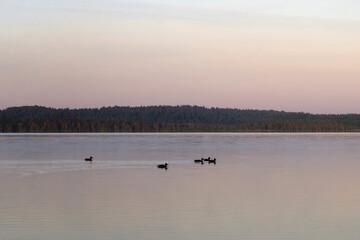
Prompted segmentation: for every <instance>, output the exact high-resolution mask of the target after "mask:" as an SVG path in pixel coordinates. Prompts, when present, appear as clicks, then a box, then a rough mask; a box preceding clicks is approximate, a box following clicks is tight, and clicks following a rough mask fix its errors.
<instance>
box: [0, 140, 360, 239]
mask: <svg viewBox="0 0 360 240" xmlns="http://www.w3.org/2000/svg"><path fill="white" fill-rule="evenodd" d="M90 155H92V156H94V158H95V160H94V162H92V163H89V162H84V161H83V159H84V158H85V157H87V156H90ZM207 156H212V157H216V158H217V159H218V161H217V164H216V165H212V164H211V165H209V164H204V165H197V164H194V163H193V160H194V159H196V158H200V157H207ZM164 162H167V163H168V164H169V169H168V170H161V169H157V168H156V165H157V164H160V163H164ZM359 186H360V134H355V133H352V134H276V133H273V134H264V133H254V134H245V133H241V134H25V135H18V134H10V135H6V134H2V135H0V239H1V240H28V239H29V240H30V239H31V240H32V239H34V240H35V239H36V240H39V239H40V240H41V239H52V240H64V239H73V240H77V239H86V240H92V239H102V240H107V239H111V240H112V239H121V240H131V239H134V240H135V239H136V240H145V239H146V240H162V239H164V240H173V239H176V240H189V239H193V240H211V239H214V240H215V239H216V240H220V239H221V240H227V239H229V240H232V239H234V240H235V239H236V240H239V239H247V240H248V239H256V240H266V239H274V240H275V239H276V240H278V239H299V240H300V239H301V240H304V239H310V240H312V239H313V240H333V239H334V240H335V239H336V240H340V239H341V240H352V239H353V240H358V239H360V187H359Z"/></svg>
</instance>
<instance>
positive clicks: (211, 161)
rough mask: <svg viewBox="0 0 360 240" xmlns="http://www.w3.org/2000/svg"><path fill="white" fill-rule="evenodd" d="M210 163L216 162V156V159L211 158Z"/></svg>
mask: <svg viewBox="0 0 360 240" xmlns="http://www.w3.org/2000/svg"><path fill="white" fill-rule="evenodd" d="M208 163H209V164H210V163H213V164H216V158H214V159H209V161H208Z"/></svg>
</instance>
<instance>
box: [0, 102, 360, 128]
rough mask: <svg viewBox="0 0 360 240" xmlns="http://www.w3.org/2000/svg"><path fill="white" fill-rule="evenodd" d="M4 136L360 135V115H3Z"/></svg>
mask: <svg viewBox="0 0 360 240" xmlns="http://www.w3.org/2000/svg"><path fill="white" fill-rule="evenodd" d="M0 132H2V133H113V132H114V133H116V132H119V133H120V132H123V133H131V132H139V133H145V132H149V133H157V132H160V133H161V132H169V133H176V132H204V133H206V132H209V133H211V132H219V133H231V132H239V133H240V132H244V133H256V132H265V133H271V132H274V133H276V132H290V133H291V132H293V133H297V132H360V114H328V115H327V114H309V113H302V112H299V113H293V112H284V111H273V110H239V109H229V108H205V107H199V106H148V107H106V108H105V107H103V108H100V109H99V108H94V109H86V108H84V109H55V108H47V107H40V106H24V107H12V108H7V109H5V110H1V111H0Z"/></svg>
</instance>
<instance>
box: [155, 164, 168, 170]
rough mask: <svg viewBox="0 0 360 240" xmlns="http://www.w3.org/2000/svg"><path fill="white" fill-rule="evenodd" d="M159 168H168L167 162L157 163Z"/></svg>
mask: <svg viewBox="0 0 360 240" xmlns="http://www.w3.org/2000/svg"><path fill="white" fill-rule="evenodd" d="M157 167H158V168H164V169H167V168H168V164H167V163H165V164H160V165H157Z"/></svg>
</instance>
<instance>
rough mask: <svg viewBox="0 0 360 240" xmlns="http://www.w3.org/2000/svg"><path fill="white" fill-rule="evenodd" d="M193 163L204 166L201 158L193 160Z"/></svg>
mask: <svg viewBox="0 0 360 240" xmlns="http://www.w3.org/2000/svg"><path fill="white" fill-rule="evenodd" d="M194 163H201V164H204V159H203V158H201V159H195V160H194Z"/></svg>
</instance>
